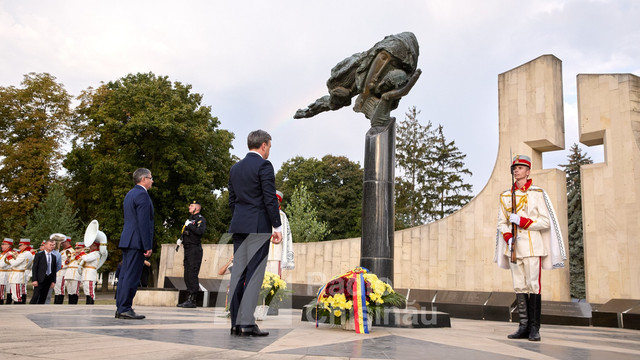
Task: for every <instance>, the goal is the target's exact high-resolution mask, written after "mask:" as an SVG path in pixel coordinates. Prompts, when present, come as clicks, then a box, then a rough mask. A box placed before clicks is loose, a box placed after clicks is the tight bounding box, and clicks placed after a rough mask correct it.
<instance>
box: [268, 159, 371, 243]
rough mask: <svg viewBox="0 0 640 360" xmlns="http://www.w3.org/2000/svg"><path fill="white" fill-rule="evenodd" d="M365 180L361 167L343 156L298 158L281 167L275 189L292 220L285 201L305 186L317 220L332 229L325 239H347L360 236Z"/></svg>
mask: <svg viewBox="0 0 640 360" xmlns="http://www.w3.org/2000/svg"><path fill="white" fill-rule="evenodd" d="M363 178H364V170H363V169H362V168H361V167H360V164H359V163H357V162H352V161H350V160H349V159H348V158H346V157H344V156H333V155H326V156H324V157H323V158H322V160H318V159H316V158H309V159H305V158H303V157H301V156H296V157H294V158H291V159H289V160H287V161H286V162H285V163H283V164H282V166H281V167H280V170H279V171H278V173H277V174H276V187H277V188H278V190H280V191H282V192H283V193H284V196H285V201H284V202H283V205H282V208H283V210H284V211H285V212H286V213H287V215H288V216H289V219H290V220H292V214H291V211H290V208H289V206H290V205H289V203H288V202H287V201H286V198H287V197H288V196H290V194H292V193H293V192H294V190H295V188H296V187H297V186H299V185H301V184H302V183H304V185H305V188H306V190H307V192H308V193H309V197H310V199H309V201H310V206H311V207H313V208H315V209H316V210H317V217H318V221H320V222H322V223H326V224H328V226H329V230H330V233H329V236H328V237H327V239H326V240H333V239H345V238H352V237H359V236H360V233H361V229H362V222H361V217H362V180H363ZM294 241H297V240H296V239H295V237H294Z"/></svg>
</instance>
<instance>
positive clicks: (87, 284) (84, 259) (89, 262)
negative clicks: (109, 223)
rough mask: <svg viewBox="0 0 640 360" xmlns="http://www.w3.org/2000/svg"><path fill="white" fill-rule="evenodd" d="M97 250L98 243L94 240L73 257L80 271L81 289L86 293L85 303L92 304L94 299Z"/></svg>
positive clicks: (98, 260) (96, 277)
mask: <svg viewBox="0 0 640 360" xmlns="http://www.w3.org/2000/svg"><path fill="white" fill-rule="evenodd" d="M85 245H86V243H85ZM99 250H100V243H98V242H94V243H93V244H91V246H89V247H88V248H85V249H84V250H83V251H82V252H81V253H79V254H78V255H76V257H75V258H76V261H78V272H81V273H82V291H83V292H84V294H85V295H86V298H87V305H93V303H94V301H95V299H96V293H95V286H96V281H98V263H99V262H100V251H99Z"/></svg>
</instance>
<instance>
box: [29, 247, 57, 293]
mask: <svg viewBox="0 0 640 360" xmlns="http://www.w3.org/2000/svg"><path fill="white" fill-rule="evenodd" d="M56 269H57V264H56V257H55V255H53V253H52V254H51V274H49V279H48V280H51V282H53V283H54V282H56ZM31 280H32V281H37V282H38V286H40V284H42V283H44V281H45V280H47V256H46V255H45V252H44V251H40V252H38V253H36V255H35V256H34V257H33V267H32V268H31Z"/></svg>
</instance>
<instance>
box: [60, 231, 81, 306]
mask: <svg viewBox="0 0 640 360" xmlns="http://www.w3.org/2000/svg"><path fill="white" fill-rule="evenodd" d="M82 249H84V243H83V242H82V241H77V242H76V246H75V250H74V252H73V253H72V254H71V256H70V257H68V258H67V260H66V261H65V262H67V271H66V272H65V273H64V283H65V286H66V290H67V297H68V298H69V304H71V305H75V304H77V303H78V295H79V293H80V283H79V281H82V277H81V275H79V274H78V261H76V258H75V256H76V253H78V254H79V253H81V252H82Z"/></svg>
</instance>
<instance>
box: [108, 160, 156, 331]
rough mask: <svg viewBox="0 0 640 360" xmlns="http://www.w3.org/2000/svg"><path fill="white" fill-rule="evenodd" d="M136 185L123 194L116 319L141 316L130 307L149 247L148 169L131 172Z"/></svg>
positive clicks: (151, 204)
mask: <svg viewBox="0 0 640 360" xmlns="http://www.w3.org/2000/svg"><path fill="white" fill-rule="evenodd" d="M133 182H134V183H135V184H136V185H135V186H134V187H133V189H131V190H129V192H128V193H127V195H126V196H125V197H124V204H123V209H124V227H123V229H122V235H120V243H119V245H118V247H119V248H120V249H121V250H122V266H121V267H120V274H119V278H118V291H117V292H116V306H117V310H116V318H121V319H144V315H138V314H136V313H135V312H134V311H133V309H132V308H131V304H132V303H133V297H134V296H136V291H137V289H138V284H139V283H140V275H141V274H142V267H143V266H144V258H145V256H146V257H148V256H151V252H152V250H151V249H152V247H153V203H152V202H151V198H150V197H149V194H148V193H147V191H148V190H149V189H150V188H151V185H153V177H152V176H151V171H149V170H148V169H145V168H140V169H137V170H136V171H134V172H133Z"/></svg>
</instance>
